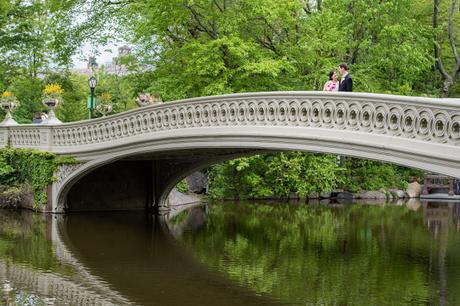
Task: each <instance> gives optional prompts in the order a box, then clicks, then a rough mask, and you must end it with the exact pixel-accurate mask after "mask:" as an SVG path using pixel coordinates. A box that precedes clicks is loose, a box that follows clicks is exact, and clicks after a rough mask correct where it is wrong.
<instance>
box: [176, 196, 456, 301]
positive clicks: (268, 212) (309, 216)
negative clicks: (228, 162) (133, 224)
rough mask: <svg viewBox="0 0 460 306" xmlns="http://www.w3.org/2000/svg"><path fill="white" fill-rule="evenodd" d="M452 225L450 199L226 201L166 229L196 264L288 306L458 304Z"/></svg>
mask: <svg viewBox="0 0 460 306" xmlns="http://www.w3.org/2000/svg"><path fill="white" fill-rule="evenodd" d="M197 211H198V212H200V213H201V214H203V215H204V216H203V217H201V218H200V219H206V222H205V223H204V224H203V225H202V226H201V227H199V228H198V229H197V228H196V226H195V228H194V227H191V226H190V224H191V223H193V220H194V219H196V218H197V217H196V214H197ZM189 215H193V218H189V217H188V216H189ZM459 220H460V217H459V204H458V203H450V204H449V203H428V202H423V203H421V202H419V201H410V202H409V203H406V204H404V205H403V206H399V205H375V204H374V205H372V206H369V205H340V204H333V205H326V206H325V205H314V206H311V205H310V206H307V205H298V206H292V205H291V206H286V205H276V204H243V205H241V204H235V203H233V204H230V205H221V204H218V205H210V206H209V207H208V213H206V211H205V209H203V208H198V209H195V210H194V211H193V213H191V212H190V213H189V212H183V213H182V214H179V215H178V216H177V217H176V218H174V220H173V222H172V223H171V228H172V229H173V232H174V233H176V232H179V233H180V236H177V237H178V238H179V239H181V240H182V241H183V243H184V245H186V246H188V247H189V248H191V249H192V250H193V253H194V254H195V256H196V257H197V258H198V259H199V260H200V261H201V262H203V263H205V264H207V265H209V266H211V267H213V268H214V269H216V270H218V271H221V272H222V273H223V274H225V275H227V277H229V278H230V279H233V280H234V281H237V282H238V283H240V284H241V285H243V286H246V287H249V288H252V289H253V290H255V291H256V292H259V293H270V294H272V295H274V296H276V297H277V298H280V299H281V300H282V301H284V302H286V303H295V304H312V305H316V304H326V305H329V304H330V305H336V304H337V305H342V304H344V305H345V304H346V305H396V304H398V305H404V304H414V303H415V304H440V305H457V304H459V303H460V296H459V295H460V290H459V289H460V288H459V287H460V274H459V272H460V234H459V231H458V224H459Z"/></svg>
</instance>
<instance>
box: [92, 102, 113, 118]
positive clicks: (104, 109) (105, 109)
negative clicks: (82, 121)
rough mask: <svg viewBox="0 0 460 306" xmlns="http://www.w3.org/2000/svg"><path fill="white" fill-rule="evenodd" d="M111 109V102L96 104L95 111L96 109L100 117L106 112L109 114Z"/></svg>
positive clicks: (105, 114)
mask: <svg viewBox="0 0 460 306" xmlns="http://www.w3.org/2000/svg"><path fill="white" fill-rule="evenodd" d="M112 110H113V107H112V104H98V105H97V106H96V111H98V112H99V113H100V114H101V115H102V117H105V116H107V114H110V113H111V112H112Z"/></svg>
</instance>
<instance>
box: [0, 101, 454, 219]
mask: <svg viewBox="0 0 460 306" xmlns="http://www.w3.org/2000/svg"><path fill="white" fill-rule="evenodd" d="M0 144H2V145H3V146H6V145H7V144H11V146H13V147H21V148H36V149H41V150H48V151H52V152H55V153H58V154H71V155H73V156H75V157H76V158H77V159H78V160H79V161H80V162H81V163H80V164H78V165H75V166H70V167H64V168H62V169H61V170H60V171H59V172H58V173H57V182H56V183H55V184H54V186H53V192H52V197H51V203H50V207H49V209H50V210H52V211H53V212H63V211H65V210H82V209H106V208H108V207H111V208H116V209H127V208H131V209H133V208H137V209H145V208H151V207H157V208H158V207H159V208H165V205H167V203H166V197H167V194H168V192H169V191H170V189H171V188H172V186H174V185H175V183H177V182H178V181H179V180H180V179H182V178H183V177H184V176H185V175H187V174H188V173H190V172H191V171H193V170H195V169H197V168H200V167H204V166H208V165H211V164H213V163H215V162H217V161H219V160H225V159H229V158H232V157H235V156H241V155H249V154H255V153H257V152H267V151H281V150H299V151H313V152H324V153H335V154H341V155H349V156H356V157H362V158H369V159H375V160H382V161H387V162H392V163H397V164H401V165H406V166H410V167H416V168H420V169H425V170H429V171H433V172H437V173H442V174H446V175H450V176H455V177H460V100H448V99H430V98H418V97H401V96H391V95H374V94H357V93H337V94H335V93H322V92H273V93H252V94H237V95H227V96H219V97H207V98H197V99H190V100H185V101H179V102H176V103H169V104H164V105H160V106H152V107H145V108H140V109H136V110H133V111H129V112H126V113H122V114H118V115H114V116H110V117H107V118H101V119H96V120H93V121H82V122H77V123H70V124H63V125H59V126H37V125H23V126H10V127H0ZM77 182H78V183H77ZM98 195H104V196H98ZM128 202H129V203H130V204H129V205H131V206H129V207H128V206H127V205H128V204H126V203H128ZM95 203H97V204H95Z"/></svg>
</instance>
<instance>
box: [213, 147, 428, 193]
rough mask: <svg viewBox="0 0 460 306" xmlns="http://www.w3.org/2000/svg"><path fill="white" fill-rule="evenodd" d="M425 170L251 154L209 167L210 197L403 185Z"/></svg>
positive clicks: (349, 160) (330, 158)
mask: <svg viewBox="0 0 460 306" xmlns="http://www.w3.org/2000/svg"><path fill="white" fill-rule="evenodd" d="M423 175H424V172H423V171H421V170H416V169H410V168H406V167H402V166H397V165H393V164H387V163H382V162H377V161H371V160H365V159H358V158H352V157H343V156H342V157H341V158H340V161H339V160H337V158H336V156H334V155H327V154H323V155H322V154H313V153H301V152H289V153H277V154H268V155H255V156H251V157H244V158H239V159H235V160H232V161H228V162H224V163H221V164H218V165H216V166H214V167H212V168H211V169H210V171H209V195H210V196H211V197H212V198H216V199H223V198H234V199H248V198H261V197H267V196H268V197H282V198H287V197H288V196H289V194H290V193H291V192H293V193H296V194H298V195H300V196H302V197H304V196H308V195H310V194H311V193H312V192H328V191H331V190H333V189H336V188H341V189H345V190H348V191H351V192H358V191H361V190H380V189H388V188H399V189H405V188H406V187H407V183H408V182H411V181H414V180H416V181H422V178H423Z"/></svg>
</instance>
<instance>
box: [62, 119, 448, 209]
mask: <svg viewBox="0 0 460 306" xmlns="http://www.w3.org/2000/svg"><path fill="white" fill-rule="evenodd" d="M268 130H269V129H265V131H264V132H263V133H262V131H258V132H255V133H254V134H252V132H251V133H250V134H251V135H243V134H244V131H233V132H232V134H233V133H236V134H239V136H235V135H221V136H217V135H216V131H215V130H208V131H207V132H208V133H209V135H204V134H206V133H205V132H203V131H197V132H198V133H200V136H198V135H190V136H189V137H183V136H181V137H179V138H168V139H167V140H166V139H165V140H163V141H161V142H160V141H158V140H155V141H152V142H145V143H143V144H142V145H139V146H131V147H129V148H126V149H125V150H121V151H118V152H116V153H114V154H111V155H107V156H104V158H100V159H97V160H93V161H91V162H88V163H86V164H84V165H82V166H80V168H79V169H77V170H76V171H74V172H73V173H72V174H71V175H70V176H68V177H67V178H66V181H65V182H63V186H62V187H61V190H60V194H59V197H60V200H59V201H58V202H60V203H66V204H64V205H67V201H66V197H67V195H68V192H69V191H70V189H71V187H72V186H73V185H74V184H76V183H77V182H78V181H79V180H80V179H81V178H82V177H84V176H85V175H87V174H88V173H91V172H92V171H94V170H96V169H98V168H100V167H104V166H105V165H110V164H112V163H117V162H120V161H127V160H131V161H133V160H143V161H151V162H152V163H155V165H156V166H155V167H158V169H157V170H155V169H152V171H158V173H157V175H158V177H157V178H156V179H157V180H160V181H161V186H157V188H158V190H156V191H155V192H156V195H154V196H155V197H156V199H152V205H158V206H160V208H165V209H166V208H167V207H166V206H167V202H166V200H167V196H168V194H169V192H170V191H171V189H172V188H173V187H174V186H175V185H176V184H177V183H178V182H179V181H180V180H182V179H183V178H184V177H185V176H187V175H188V174H190V173H192V172H194V171H195V170H199V169H203V168H205V167H208V166H211V165H213V164H216V163H218V162H220V161H224V160H229V159H233V158H236V157H242V156H249V155H254V154H260V153H268V152H280V151H303V152H315V153H331V154H338V155H343V156H352V157H358V158H365V159H373V160H378V161H384V162H389V163H393V164H398V165H402V166H407V167H413V168H419V169H422V170H426V171H433V172H439V173H446V174H450V175H455V173H456V172H455V168H450V167H445V164H444V163H443V162H442V161H441V162H440V161H439V160H438V159H437V158H436V157H432V158H429V157H427V156H423V155H420V154H415V153H414V152H412V151H410V150H409V151H403V150H397V149H394V148H389V147H385V146H383V145H382V146H379V145H378V143H379V137H374V139H372V140H369V142H367V143H365V142H363V141H362V139H349V140H347V141H346V142H345V141H337V139H336V138H334V137H331V139H327V137H324V136H323V137H317V136H318V135H315V136H316V137H312V135H309V134H302V133H300V134H299V133H298V131H297V129H296V128H295V127H292V128H288V129H285V130H283V132H282V133H280V130H279V129H278V128H273V131H271V132H269V131H268ZM203 133H204V134H203ZM270 133H273V134H270ZM350 137H351V136H350ZM372 142H374V143H372ZM152 173H153V172H152ZM153 180H155V178H154V179H153ZM152 191H154V190H153V189H152ZM64 209H70V210H71V209H72V208H71V207H70V206H67V207H65V206H64Z"/></svg>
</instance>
